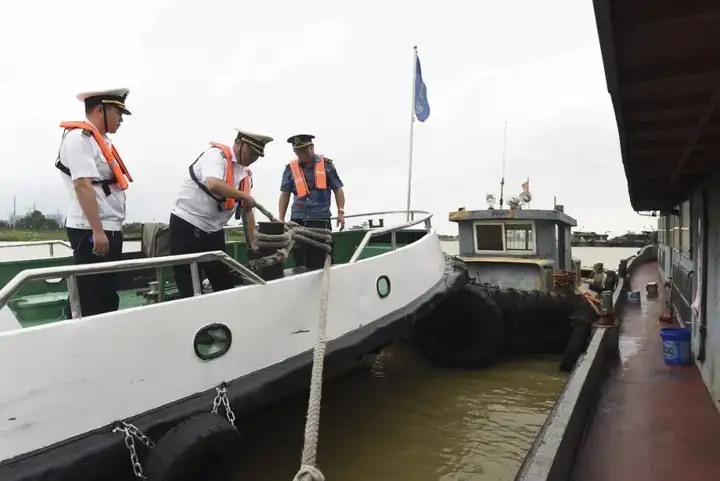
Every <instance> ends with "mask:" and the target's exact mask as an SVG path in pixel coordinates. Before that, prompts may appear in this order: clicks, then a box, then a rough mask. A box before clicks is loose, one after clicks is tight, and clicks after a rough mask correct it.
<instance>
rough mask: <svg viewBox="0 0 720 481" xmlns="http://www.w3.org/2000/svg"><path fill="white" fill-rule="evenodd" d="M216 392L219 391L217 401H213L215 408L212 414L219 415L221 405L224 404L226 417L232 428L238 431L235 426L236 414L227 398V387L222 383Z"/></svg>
mask: <svg viewBox="0 0 720 481" xmlns="http://www.w3.org/2000/svg"><path fill="white" fill-rule="evenodd" d="M215 391H217V394H216V395H215V399H213V407H212V411H210V412H211V413H213V414H218V415H219V413H218V409H220V405H221V404H222V405H223V406H225V417H226V418H227V420H228V422H229V423H230V424H231V425H232V427H234V428H235V429H237V427H236V426H235V413H234V412H233V410H232V408H231V407H230V400H229V399H228V397H227V385H226V384H225V383H222V384H221V385H220V386H218V387H216V388H215Z"/></svg>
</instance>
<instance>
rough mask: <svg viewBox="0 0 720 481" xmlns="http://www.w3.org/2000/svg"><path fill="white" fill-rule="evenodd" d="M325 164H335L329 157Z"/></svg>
mask: <svg viewBox="0 0 720 481" xmlns="http://www.w3.org/2000/svg"><path fill="white" fill-rule="evenodd" d="M325 162H327V163H328V164H332V163H333V160H332V159H328V158H327V157H325Z"/></svg>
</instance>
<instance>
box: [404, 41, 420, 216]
mask: <svg viewBox="0 0 720 481" xmlns="http://www.w3.org/2000/svg"><path fill="white" fill-rule="evenodd" d="M417 57H418V53H417V45H415V46H413V63H412V68H413V74H412V89H411V90H410V92H411V93H412V102H411V103H410V148H409V153H408V185H407V206H406V222H410V193H411V191H412V163H413V134H414V130H415V127H414V126H415V80H416V78H415V77H416V76H417Z"/></svg>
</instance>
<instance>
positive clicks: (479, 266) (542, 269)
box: [449, 205, 579, 292]
mask: <svg viewBox="0 0 720 481" xmlns="http://www.w3.org/2000/svg"><path fill="white" fill-rule="evenodd" d="M563 210H564V209H563V206H561V205H557V206H555V209H554V210H540V209H535V210H530V209H528V210H524V209H521V208H519V207H518V208H514V209H509V210H503V209H494V208H490V209H485V210H464V209H459V210H457V211H454V212H451V213H450V214H449V220H450V221H452V222H457V224H458V243H459V255H458V258H459V259H461V260H462V261H463V262H465V264H466V265H467V268H468V272H469V274H470V276H471V277H474V278H476V279H477V280H478V281H479V282H482V283H486V284H491V285H496V286H498V287H501V288H515V289H521V290H526V291H529V290H541V291H545V292H547V291H549V290H550V289H551V288H552V285H553V283H552V274H553V273H557V272H560V271H565V270H567V271H570V270H573V269H575V270H576V272H579V270H578V269H577V268H576V266H574V265H573V259H572V252H571V249H572V248H571V244H572V235H571V232H570V228H571V227H575V226H576V225H577V221H576V220H575V219H573V218H572V217H570V216H568V215H566V214H565V213H564V211H563Z"/></svg>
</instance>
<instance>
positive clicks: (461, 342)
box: [414, 284, 506, 368]
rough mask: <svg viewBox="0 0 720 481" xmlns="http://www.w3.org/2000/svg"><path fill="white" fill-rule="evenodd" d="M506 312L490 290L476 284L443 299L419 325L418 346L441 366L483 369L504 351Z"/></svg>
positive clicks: (430, 359)
mask: <svg viewBox="0 0 720 481" xmlns="http://www.w3.org/2000/svg"><path fill="white" fill-rule="evenodd" d="M505 327H506V326H505V321H504V319H503V315H502V311H501V310H500V307H498V305H497V303H496V302H495V301H494V300H493V299H492V297H491V296H490V294H488V292H487V290H485V289H483V288H482V287H480V286H477V285H474V284H465V286H463V288H462V289H460V290H459V291H458V292H457V293H455V294H454V295H452V296H451V297H449V298H447V299H446V300H445V301H443V303H442V304H440V305H439V306H438V308H437V309H435V310H434V311H433V312H432V313H430V314H429V315H428V316H427V317H425V318H423V319H421V320H419V321H418V322H417V323H416V324H415V329H414V334H415V341H416V343H417V346H418V349H419V350H420V352H421V353H422V354H423V355H424V356H425V358H426V359H427V360H428V361H430V362H431V363H432V364H433V365H435V366H437V367H447V368H450V367H456V368H457V367H459V368H481V367H486V366H488V365H490V364H491V363H492V362H493V361H495V360H496V358H497V357H498V356H499V355H500V354H502V352H503V350H504V347H505V342H506V329H505Z"/></svg>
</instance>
